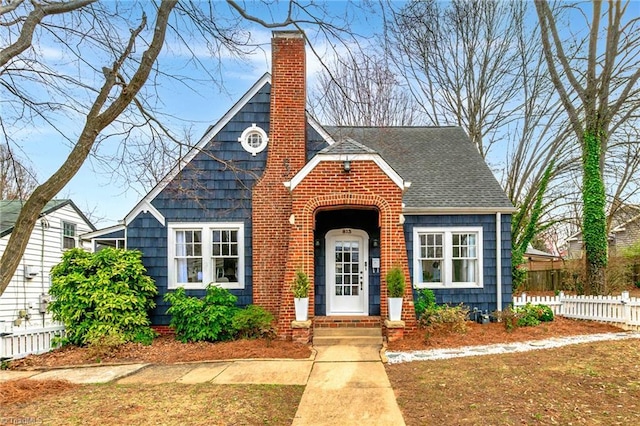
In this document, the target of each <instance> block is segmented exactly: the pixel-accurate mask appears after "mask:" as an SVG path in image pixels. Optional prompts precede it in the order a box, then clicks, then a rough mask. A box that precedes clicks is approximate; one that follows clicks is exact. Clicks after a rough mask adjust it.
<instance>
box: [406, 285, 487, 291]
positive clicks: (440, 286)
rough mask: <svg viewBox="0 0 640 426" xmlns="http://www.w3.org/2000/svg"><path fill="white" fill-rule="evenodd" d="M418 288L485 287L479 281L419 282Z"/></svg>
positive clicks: (416, 286)
mask: <svg viewBox="0 0 640 426" xmlns="http://www.w3.org/2000/svg"><path fill="white" fill-rule="evenodd" d="M414 287H415V288H417V289H422V288H428V289H430V290H438V289H439V290H446V289H458V288H466V289H479V288H484V286H483V285H482V284H478V283H448V284H443V283H417V284H415V285H414Z"/></svg>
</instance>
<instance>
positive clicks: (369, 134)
mask: <svg viewBox="0 0 640 426" xmlns="http://www.w3.org/2000/svg"><path fill="white" fill-rule="evenodd" d="M325 130H326V131H327V132H328V133H329V134H330V135H331V136H332V137H333V139H334V140H336V141H342V140H346V139H347V138H349V139H352V140H353V141H355V142H356V143H359V144H361V145H364V147H368V148H370V149H372V150H374V151H376V152H377V153H378V154H380V155H381V156H382V158H384V160H385V161H386V162H387V163H389V165H390V166H391V167H393V169H394V170H395V171H396V172H397V173H398V174H399V175H400V176H402V178H403V179H405V180H407V181H410V182H411V187H410V188H409V189H408V190H407V192H406V193H405V195H404V199H403V201H404V203H405V211H406V212H407V213H411V212H412V211H413V212H416V213H418V212H423V211H424V212H428V211H434V212H436V211H448V210H450V211H470V212H473V211H491V210H495V211H503V212H509V211H513V210H514V208H513V205H512V204H511V202H510V201H509V198H507V196H506V194H505V193H504V191H503V189H502V188H501V187H500V184H499V183H498V181H497V180H496V178H495V177H494V176H493V173H491V170H489V167H488V166H487V164H486V163H485V162H484V160H483V159H482V157H481V156H480V154H479V153H478V151H477V149H476V147H475V146H474V145H473V143H472V142H471V140H470V139H469V137H468V136H467V135H466V133H465V132H464V130H462V128H460V127H331V126H326V127H325ZM340 145H343V144H340ZM351 145H352V144H351ZM342 148H343V147H341V149H342Z"/></svg>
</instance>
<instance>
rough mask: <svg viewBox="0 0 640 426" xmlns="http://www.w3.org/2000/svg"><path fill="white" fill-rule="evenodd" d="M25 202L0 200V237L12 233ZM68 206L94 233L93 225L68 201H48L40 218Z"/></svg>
mask: <svg viewBox="0 0 640 426" xmlns="http://www.w3.org/2000/svg"><path fill="white" fill-rule="evenodd" d="M24 203H25V201H23V200H0V237H4V236H5V235H9V234H10V233H11V232H12V231H13V227H14V226H15V224H16V221H17V220H18V215H19V214H20V210H22V206H23V205H24ZM67 204H69V205H70V206H71V207H72V208H73V209H74V210H75V211H76V212H77V213H78V215H80V217H81V218H82V219H84V221H85V222H87V224H88V225H89V226H90V227H91V228H92V229H93V230H94V231H95V229H96V228H95V227H94V226H93V224H92V223H91V222H90V221H89V219H87V217H86V216H85V215H84V213H82V212H81V211H80V209H78V207H77V206H76V205H75V204H74V203H73V201H71V200H69V199H61V200H51V201H49V202H48V203H47V204H46V205H45V206H44V208H43V209H42V212H41V213H40V215H41V216H44V215H46V214H49V213H51V212H52V211H55V210H57V209H59V208H62V207H64V206H66V205H67Z"/></svg>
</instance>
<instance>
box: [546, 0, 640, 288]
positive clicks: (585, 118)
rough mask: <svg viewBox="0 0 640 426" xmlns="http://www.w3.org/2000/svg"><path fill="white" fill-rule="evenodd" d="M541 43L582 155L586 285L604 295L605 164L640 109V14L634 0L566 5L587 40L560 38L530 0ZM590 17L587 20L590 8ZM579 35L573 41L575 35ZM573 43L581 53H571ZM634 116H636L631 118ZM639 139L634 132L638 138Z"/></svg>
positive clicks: (554, 25)
mask: <svg viewBox="0 0 640 426" xmlns="http://www.w3.org/2000/svg"><path fill="white" fill-rule="evenodd" d="M535 6H536V11H537V15H538V21H539V24H540V31H541V40H542V47H543V51H544V56H545V60H546V62H547V66H548V69H549V73H550V76H551V80H552V82H553V84H554V87H555V88H556V91H557V93H558V95H559V97H560V100H561V102H562V106H563V108H564V110H565V112H566V114H567V116H568V118H569V122H570V125H571V129H572V132H573V136H574V137H575V140H576V141H578V142H579V146H580V150H581V153H582V203H583V218H582V235H583V241H584V250H585V261H586V278H587V289H586V290H587V291H588V292H590V293H592V294H603V293H604V291H605V267H606V265H607V216H606V211H605V206H606V196H605V182H604V165H605V159H606V153H607V150H608V149H609V145H608V143H609V141H610V139H611V136H612V135H613V134H614V133H615V132H616V131H617V130H618V129H620V128H621V127H622V126H624V125H625V124H626V123H627V122H629V121H632V120H634V117H635V115H636V112H637V110H638V109H639V108H640V86H639V85H638V79H639V78H640V37H639V34H640V16H639V15H638V13H637V12H638V8H637V3H633V2H630V1H625V2H622V1H610V2H608V4H607V6H606V7H605V8H604V9H603V6H602V2H601V1H598V0H596V1H593V2H591V3H590V4H589V6H585V5H581V6H574V5H566V7H567V8H576V9H574V10H573V12H574V13H575V14H576V15H578V16H583V17H584V19H585V21H586V22H585V23H586V28H588V35H587V36H586V41H587V42H586V44H584V45H583V44H581V43H580V40H581V39H580V37H581V36H583V35H580V34H578V35H576V36H575V37H574V38H573V39H571V38H570V39H568V40H564V39H563V35H562V34H561V33H560V32H559V30H558V25H557V22H558V21H557V19H556V16H555V15H554V13H553V12H552V9H551V7H550V5H549V3H548V2H547V1H543V0H536V2H535ZM589 8H590V9H591V16H590V18H588V16H589V13H588V9H589ZM576 40H577V41H576ZM575 46H578V50H579V51H581V53H582V54H581V55H575V56H573V55H570V50H571V49H573V48H574V47H575ZM636 120H637V118H636ZM636 141H637V138H636Z"/></svg>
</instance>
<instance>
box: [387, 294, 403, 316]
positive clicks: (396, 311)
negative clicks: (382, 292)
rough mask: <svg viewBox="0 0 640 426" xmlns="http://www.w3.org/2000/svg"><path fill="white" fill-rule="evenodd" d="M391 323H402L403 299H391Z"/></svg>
mask: <svg viewBox="0 0 640 426" xmlns="http://www.w3.org/2000/svg"><path fill="white" fill-rule="evenodd" d="M388 300H389V321H400V319H401V318H402V297H389V298H388Z"/></svg>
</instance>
